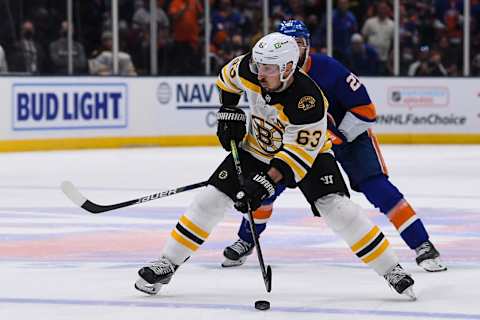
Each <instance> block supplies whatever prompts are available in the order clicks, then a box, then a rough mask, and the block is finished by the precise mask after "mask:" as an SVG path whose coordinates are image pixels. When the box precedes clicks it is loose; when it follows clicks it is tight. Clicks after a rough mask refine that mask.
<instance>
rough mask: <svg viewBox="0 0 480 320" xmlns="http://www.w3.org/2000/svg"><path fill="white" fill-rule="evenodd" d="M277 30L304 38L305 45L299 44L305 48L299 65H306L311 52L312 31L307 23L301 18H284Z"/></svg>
mask: <svg viewBox="0 0 480 320" xmlns="http://www.w3.org/2000/svg"><path fill="white" fill-rule="evenodd" d="M277 32H280V33H283V34H284V35H287V36H290V37H294V38H296V39H304V41H305V43H304V44H303V45H300V44H298V45H299V46H301V47H304V49H305V50H304V51H303V52H302V53H301V55H300V58H299V61H298V66H299V67H301V68H302V67H304V66H305V64H306V63H307V60H308V59H307V58H308V56H309V53H310V31H308V28H307V26H306V25H305V23H303V21H301V20H284V21H282V22H281V23H280V25H279V26H278V28H277ZM297 43H298V42H297Z"/></svg>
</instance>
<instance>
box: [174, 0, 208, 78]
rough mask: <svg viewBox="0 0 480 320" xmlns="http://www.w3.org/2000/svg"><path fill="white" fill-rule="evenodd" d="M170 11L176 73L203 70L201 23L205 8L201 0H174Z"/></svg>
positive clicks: (193, 72) (192, 72)
mask: <svg viewBox="0 0 480 320" xmlns="http://www.w3.org/2000/svg"><path fill="white" fill-rule="evenodd" d="M168 13H169V15H170V17H171V19H172V21H173V23H172V24H173V41H174V42H173V48H172V61H171V63H172V68H173V70H174V73H175V74H195V73H199V71H200V70H201V66H200V61H201V54H200V44H199V37H200V25H199V23H198V20H199V19H200V18H201V14H202V13H203V8H202V5H201V3H200V1H199V0H172V2H171V3H170V7H169V10H168Z"/></svg>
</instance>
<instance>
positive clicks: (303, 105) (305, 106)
mask: <svg viewBox="0 0 480 320" xmlns="http://www.w3.org/2000/svg"><path fill="white" fill-rule="evenodd" d="M313 107H315V98H314V97H312V96H304V97H302V99H300V101H298V109H302V110H303V111H307V110H309V109H312V108H313Z"/></svg>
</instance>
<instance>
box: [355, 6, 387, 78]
mask: <svg viewBox="0 0 480 320" xmlns="http://www.w3.org/2000/svg"><path fill="white" fill-rule="evenodd" d="M389 12H390V8H389V7H388V4H387V3H386V2H383V1H382V2H379V3H378V4H377V15H376V16H374V17H371V18H369V19H368V20H367V21H365V24H364V25H363V28H362V34H363V36H364V38H365V40H366V43H368V44H369V45H371V46H372V47H373V48H375V50H376V51H377V53H378V56H379V58H380V62H381V63H380V70H379V72H380V74H381V75H385V74H386V73H387V71H386V70H387V60H388V56H389V51H390V48H391V46H392V42H393V30H394V24H393V21H392V19H390V18H389V17H388V14H389Z"/></svg>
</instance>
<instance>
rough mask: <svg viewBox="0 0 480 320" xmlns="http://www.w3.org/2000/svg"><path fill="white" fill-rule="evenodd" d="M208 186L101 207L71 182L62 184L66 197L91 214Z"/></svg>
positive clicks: (183, 189)
mask: <svg viewBox="0 0 480 320" xmlns="http://www.w3.org/2000/svg"><path fill="white" fill-rule="evenodd" d="M207 184H208V181H202V182H199V183H194V184H190V185H187V186H183V187H179V188H174V189H169V190H164V191H160V192H157V193H153V194H150V195H147V196H143V197H140V198H137V199H132V200H128V201H124V202H119V203H114V204H110V205H101V204H98V203H95V202H93V201H91V200H88V199H87V198H85V197H84V196H83V195H82V194H81V193H80V191H78V189H77V188H76V187H75V186H74V185H73V184H72V183H71V182H69V181H64V182H63V183H62V186H61V188H62V191H63V193H65V195H66V196H67V197H68V198H69V199H70V200H71V201H72V202H73V203H75V204H76V205H78V206H79V207H81V208H83V209H85V210H87V211H88V212H91V213H95V214H96V213H102V212H107V211H112V210H116V209H120V208H125V207H129V206H133V205H137V204H140V203H144V202H148V201H153V200H157V199H161V198H165V197H169V196H172V195H174V194H177V193H181V192H185V191H189V190H193V189H197V188H200V187H205V186H206V185H207Z"/></svg>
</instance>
